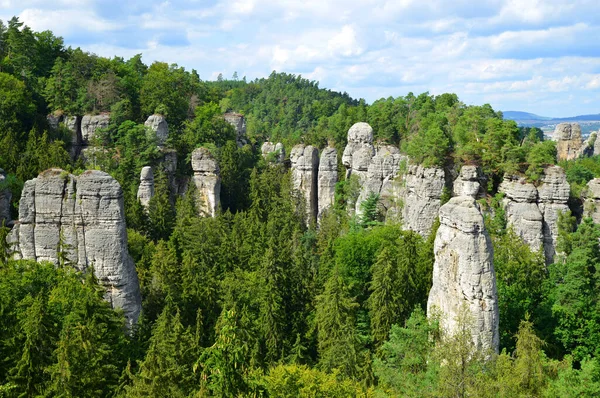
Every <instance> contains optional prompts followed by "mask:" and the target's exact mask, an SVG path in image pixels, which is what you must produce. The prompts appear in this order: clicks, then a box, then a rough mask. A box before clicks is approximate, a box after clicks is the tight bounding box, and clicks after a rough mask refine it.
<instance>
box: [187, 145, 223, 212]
mask: <svg viewBox="0 0 600 398" xmlns="http://www.w3.org/2000/svg"><path fill="white" fill-rule="evenodd" d="M192 169H193V170H194V177H193V181H194V184H195V185H196V188H197V190H198V199H199V203H198V210H199V212H200V214H201V215H205V216H210V217H215V215H216V214H217V209H218V208H219V204H220V203H221V175H220V170H219V164H218V163H217V159H215V158H214V156H213V155H212V154H211V153H210V151H209V150H208V149H206V148H197V149H195V150H194V152H192Z"/></svg>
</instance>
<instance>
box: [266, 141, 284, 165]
mask: <svg viewBox="0 0 600 398" xmlns="http://www.w3.org/2000/svg"><path fill="white" fill-rule="evenodd" d="M260 153H261V154H262V157H263V158H265V159H266V160H273V161H274V162H275V163H283V161H284V160H285V148H284V147H283V144H282V143H281V142H278V143H276V144H274V143H272V142H269V141H267V142H265V143H263V144H262V146H261V147H260Z"/></svg>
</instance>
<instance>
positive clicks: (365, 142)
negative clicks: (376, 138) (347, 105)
mask: <svg viewBox="0 0 600 398" xmlns="http://www.w3.org/2000/svg"><path fill="white" fill-rule="evenodd" d="M373 156H375V147H374V146H373V128H372V127H371V126H370V125H369V124H368V123H364V122H359V123H355V124H354V125H353V126H352V127H350V129H349V130H348V144H347V145H346V148H345V149H344V154H343V155H342V163H343V164H344V166H345V167H346V177H349V176H351V175H356V176H358V177H359V180H360V182H361V183H362V182H363V181H364V178H365V177H366V175H367V172H368V169H369V164H370V163H371V159H372V158H373Z"/></svg>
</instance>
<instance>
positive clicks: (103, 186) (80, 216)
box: [8, 169, 141, 325]
mask: <svg viewBox="0 0 600 398" xmlns="http://www.w3.org/2000/svg"><path fill="white" fill-rule="evenodd" d="M8 240H9V243H11V244H12V245H13V249H15V250H16V256H17V258H25V259H33V260H37V261H50V262H53V263H55V264H59V261H60V260H59V258H60V256H59V251H61V250H62V252H63V253H65V255H66V258H67V261H68V262H69V263H72V264H73V265H74V266H75V267H77V268H78V269H80V270H85V269H87V268H89V267H90V266H93V267H94V273H95V275H96V277H97V278H98V280H99V281H100V283H101V284H102V285H104V287H105V288H106V290H107V291H106V299H107V300H108V301H109V302H110V303H111V304H112V305H113V307H116V308H122V309H123V311H124V312H125V316H126V317H127V319H128V321H129V324H130V325H132V324H134V323H135V322H137V319H138V316H139V313H140V310H141V297H140V290H139V283H138V278H137V273H136V270H135V266H134V264H133V260H132V259H131V257H130V256H129V252H128V250H127V230H126V227H125V214H124V209H123V191H122V190H121V187H120V185H119V183H118V182H117V181H116V180H115V179H113V178H112V177H111V176H110V175H108V174H106V173H104V172H101V171H95V170H94V171H86V172H85V173H83V174H82V175H80V176H78V177H75V176H73V175H70V174H68V173H66V172H64V171H62V170H60V169H50V170H47V171H45V172H43V173H41V174H40V175H39V176H38V177H37V178H34V179H33V180H29V181H27V182H26V183H25V186H24V188H23V192H22V195H21V201H20V207H19V220H18V221H17V222H16V223H15V227H14V228H13V230H12V231H11V233H10V236H9V239H8Z"/></svg>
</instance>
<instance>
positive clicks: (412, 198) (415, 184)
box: [401, 165, 445, 236]
mask: <svg viewBox="0 0 600 398" xmlns="http://www.w3.org/2000/svg"><path fill="white" fill-rule="evenodd" d="M404 185H405V186H404V188H403V191H404V192H403V193H402V194H401V197H402V200H403V202H404V205H403V207H402V220H403V227H404V228H405V229H409V230H412V231H415V232H417V233H418V234H420V235H421V236H427V235H429V234H430V233H431V228H432V227H433V223H434V222H435V220H436V218H437V215H438V211H439V209H440V205H441V197H442V193H443V191H444V186H445V173H444V170H443V169H439V168H434V167H432V168H425V167H423V166H420V165H418V166H417V165H411V166H409V167H408V170H407V173H406V175H405V176H404Z"/></svg>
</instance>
